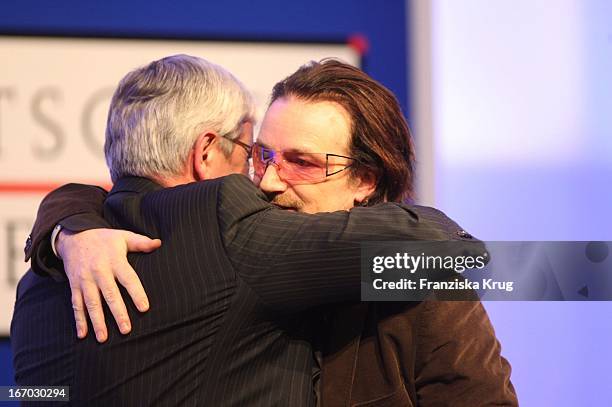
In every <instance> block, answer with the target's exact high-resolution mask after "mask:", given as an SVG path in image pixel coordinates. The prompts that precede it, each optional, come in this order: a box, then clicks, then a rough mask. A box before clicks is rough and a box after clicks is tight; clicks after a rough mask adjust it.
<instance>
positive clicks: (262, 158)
mask: <svg viewBox="0 0 612 407" xmlns="http://www.w3.org/2000/svg"><path fill="white" fill-rule="evenodd" d="M252 152H253V168H254V171H255V175H256V176H257V177H258V178H260V179H261V178H263V176H264V174H265V172H266V169H267V168H268V165H271V164H272V165H274V166H275V167H276V170H277V171H278V174H279V177H281V178H282V179H283V180H285V181H288V182H292V183H299V182H301V183H312V182H320V181H323V180H325V178H327V177H329V176H332V175H334V174H338V173H340V172H342V171H344V170H346V169H347V168H350V167H351V166H352V165H354V164H355V162H356V160H355V159H354V158H351V157H347V156H344V155H340V154H332V153H306V152H301V151H296V150H274V149H271V148H268V147H264V146H262V145H260V144H257V143H255V144H253V149H252Z"/></svg>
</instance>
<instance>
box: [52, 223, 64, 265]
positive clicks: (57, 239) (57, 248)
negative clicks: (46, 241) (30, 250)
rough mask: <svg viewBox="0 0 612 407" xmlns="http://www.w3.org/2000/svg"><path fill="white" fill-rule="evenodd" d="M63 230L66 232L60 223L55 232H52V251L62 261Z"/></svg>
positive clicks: (54, 229)
mask: <svg viewBox="0 0 612 407" xmlns="http://www.w3.org/2000/svg"><path fill="white" fill-rule="evenodd" d="M63 230H64V227H63V226H62V225H60V224H59V223H58V224H57V225H55V227H54V228H53V231H52V232H51V250H53V254H55V257H57V258H58V259H60V260H61V259H62V256H61V245H62V241H63V240H62V235H63V233H62V231H63Z"/></svg>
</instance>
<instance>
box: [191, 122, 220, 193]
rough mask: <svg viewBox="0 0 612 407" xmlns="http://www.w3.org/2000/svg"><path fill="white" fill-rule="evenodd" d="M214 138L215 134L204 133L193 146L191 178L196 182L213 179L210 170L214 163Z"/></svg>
mask: <svg viewBox="0 0 612 407" xmlns="http://www.w3.org/2000/svg"><path fill="white" fill-rule="evenodd" d="M216 138H217V135H216V134H214V133H210V132H204V133H202V134H200V135H199V136H198V138H197V139H196V141H195V143H194V145H193V151H192V155H193V156H192V159H193V160H192V161H193V178H195V179H196V180H197V181H203V180H205V179H210V178H214V177H212V176H211V172H212V171H211V168H212V164H213V162H214V157H212V155H214V154H215V153H214V152H213V145H214V143H215V141H216ZM211 154H212V155H211Z"/></svg>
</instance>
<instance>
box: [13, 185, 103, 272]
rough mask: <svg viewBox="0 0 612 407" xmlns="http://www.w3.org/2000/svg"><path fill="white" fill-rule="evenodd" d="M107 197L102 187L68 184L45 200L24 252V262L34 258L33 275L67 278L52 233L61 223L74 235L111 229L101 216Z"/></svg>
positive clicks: (51, 193)
mask: <svg viewBox="0 0 612 407" xmlns="http://www.w3.org/2000/svg"><path fill="white" fill-rule="evenodd" d="M106 194H107V193H106V191H105V190H104V189H102V188H100V187H96V186H92V185H81V184H67V185H64V186H62V187H60V188H58V189H56V190H54V191H52V192H50V193H49V194H48V195H47V196H46V197H45V198H44V199H43V201H42V202H41V204H40V207H39V208H38V214H37V216H36V221H35V222H34V226H33V227H32V232H31V233H30V236H29V237H28V241H27V242H26V247H25V250H24V251H25V261H28V260H29V259H30V258H31V259H32V270H33V271H34V272H36V273H37V274H40V275H49V276H51V277H53V278H54V279H56V280H62V279H64V278H65V275H64V271H63V268H62V263H61V261H60V260H59V259H57V258H56V256H55V255H54V254H53V251H52V250H51V242H50V237H51V231H52V230H53V228H54V227H55V225H57V224H58V223H59V224H61V225H62V226H63V227H64V228H66V229H68V230H70V231H73V232H81V231H83V230H88V229H96V228H107V227H110V226H109V225H108V223H107V222H106V221H105V220H104V218H103V217H102V216H103V204H104V199H105V198H106Z"/></svg>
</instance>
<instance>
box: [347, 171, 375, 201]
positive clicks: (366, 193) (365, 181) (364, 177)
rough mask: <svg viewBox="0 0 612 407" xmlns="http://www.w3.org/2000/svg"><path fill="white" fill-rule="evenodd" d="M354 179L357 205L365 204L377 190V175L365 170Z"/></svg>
mask: <svg viewBox="0 0 612 407" xmlns="http://www.w3.org/2000/svg"><path fill="white" fill-rule="evenodd" d="M353 179H354V182H355V198H354V199H355V206H361V205H364V204H366V203H367V202H368V198H369V197H370V196H371V195H372V194H373V193H374V191H376V176H374V174H372V173H371V172H369V171H363V172H362V173H360V174H359V175H357V176H356V177H355V178H353Z"/></svg>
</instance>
